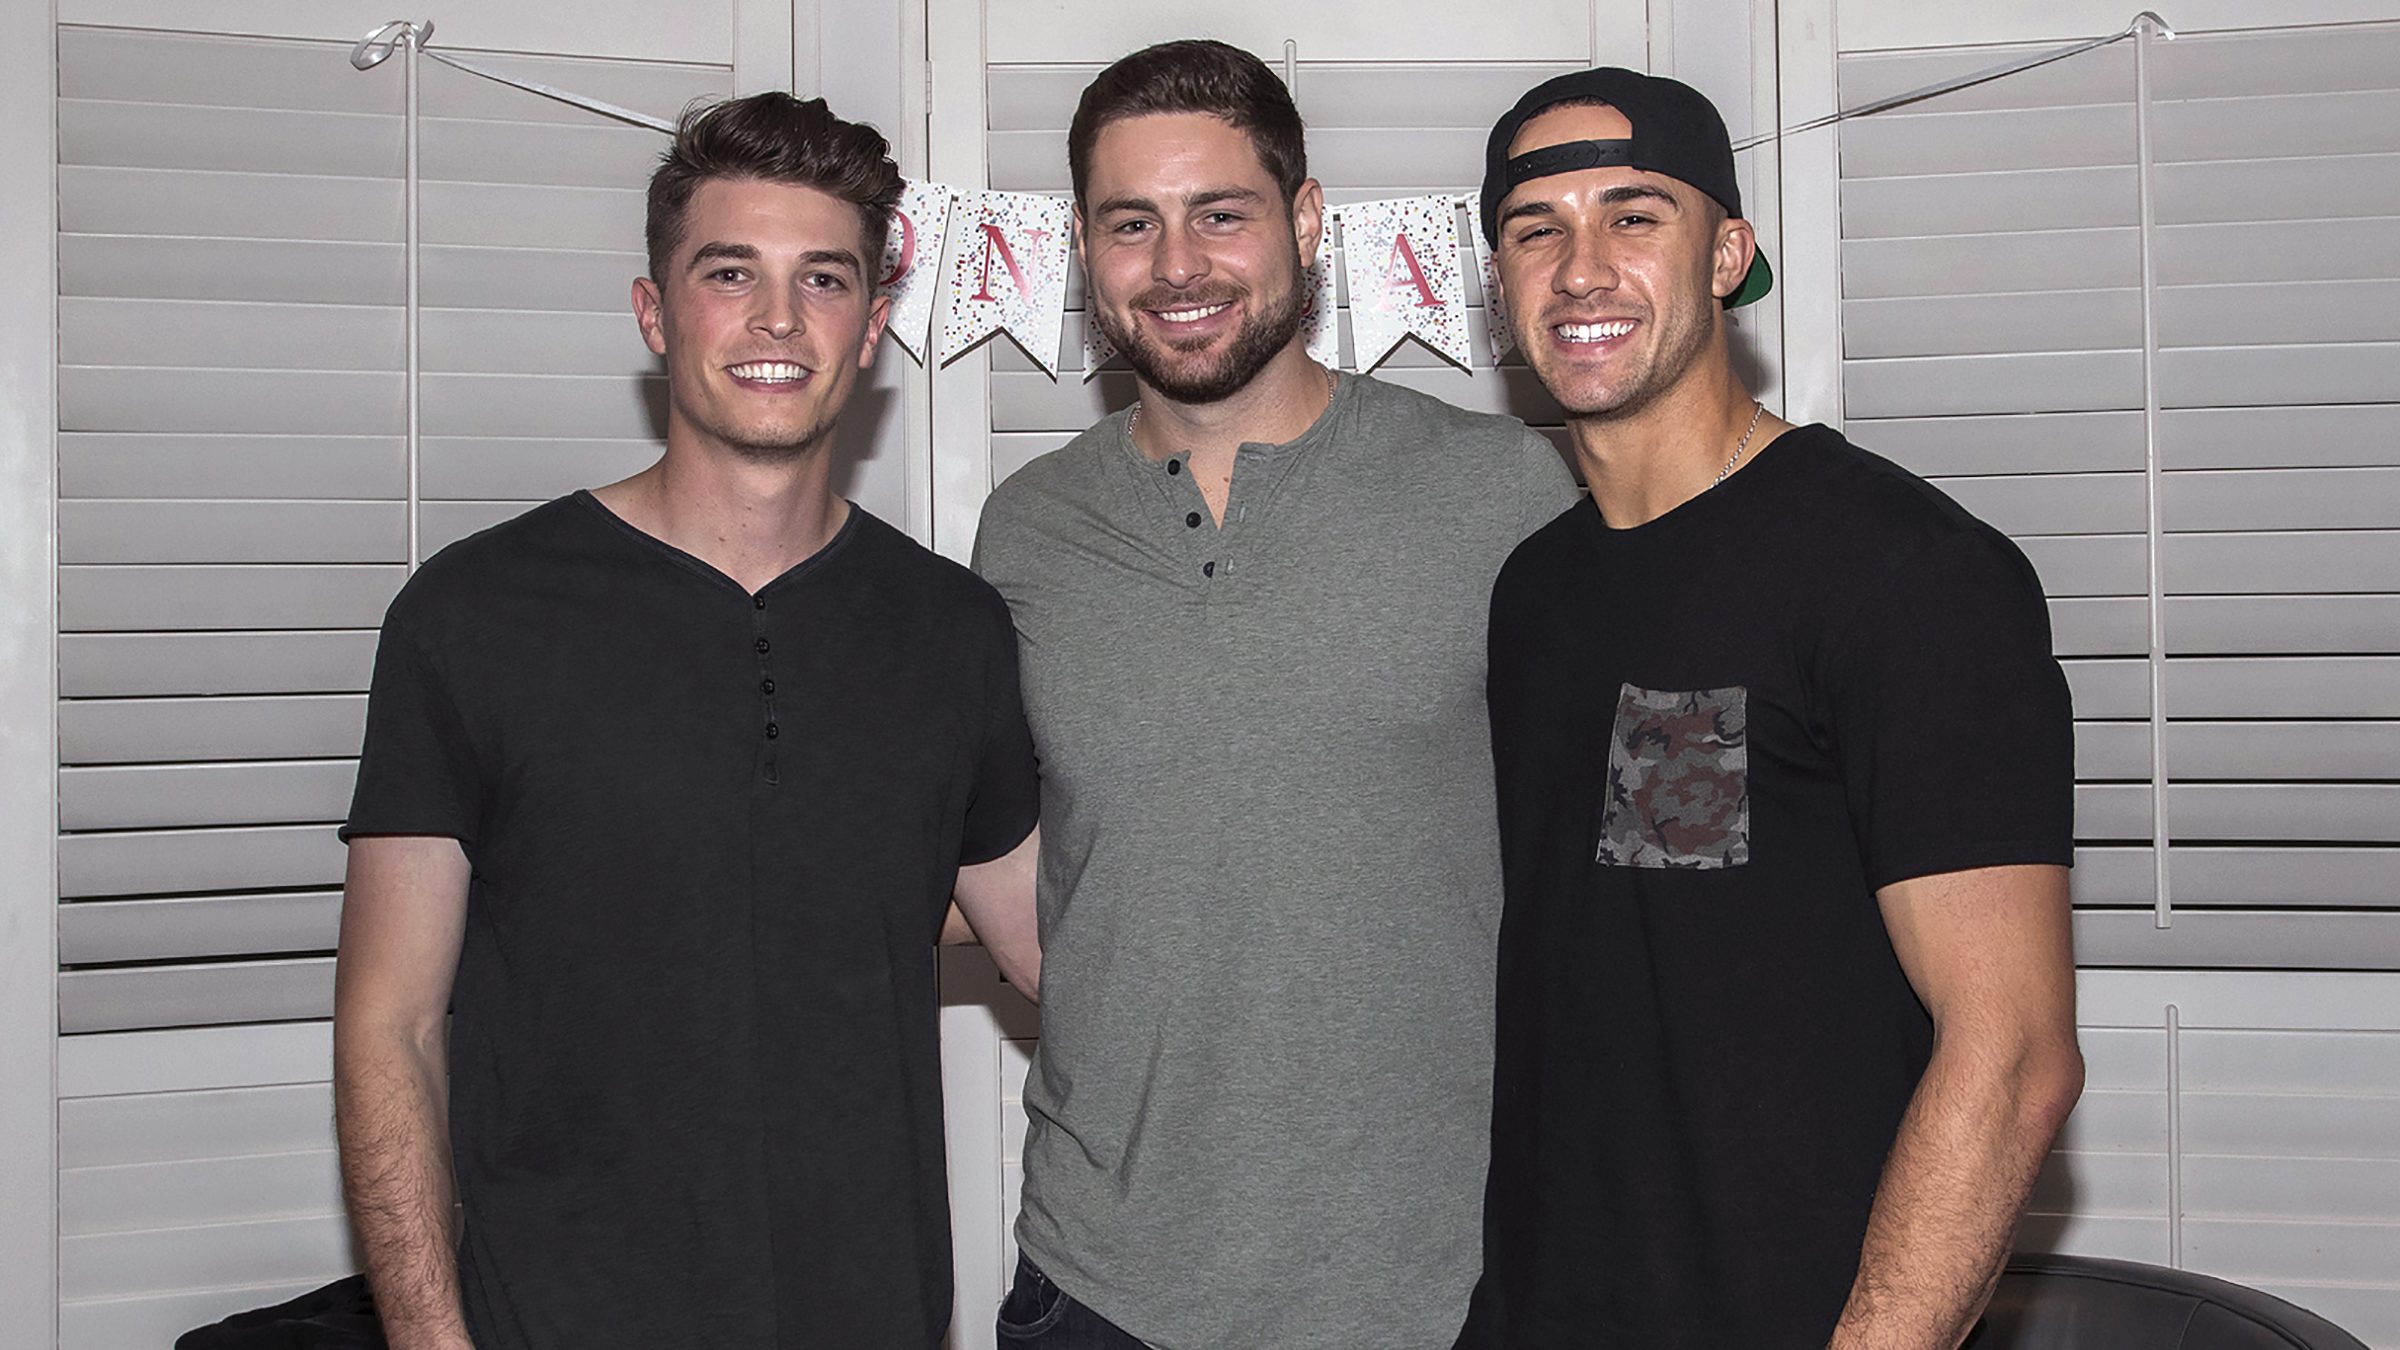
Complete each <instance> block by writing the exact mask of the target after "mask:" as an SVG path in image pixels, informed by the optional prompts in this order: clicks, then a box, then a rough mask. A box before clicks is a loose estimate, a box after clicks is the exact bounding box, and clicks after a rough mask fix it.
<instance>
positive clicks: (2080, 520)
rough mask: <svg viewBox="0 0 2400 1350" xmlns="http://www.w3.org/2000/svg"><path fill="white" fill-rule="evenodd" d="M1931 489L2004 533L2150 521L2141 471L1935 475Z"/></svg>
mask: <svg viewBox="0 0 2400 1350" xmlns="http://www.w3.org/2000/svg"><path fill="white" fill-rule="evenodd" d="M1932 482H1933V485H1934V486H1935V487H1938V488H1940V489H1941V490H1942V491H1943V492H1944V493H1946V494H1948V495H1949V496H1950V497H1951V498H1952V499H1953V500H1955V501H1956V502H1957V503H1958V504H1959V505H1961V506H1963V507H1965V508H1967V509H1968V510H1969V511H1972V512H1974V513H1975V514H1976V515H1977V516H1979V517H1981V518H1982V519H1983V520H1984V522H1985V523H1987V524H1989V525H1991V526H1992V527H1993V528H1995V529H1998V530H2001V531H2004V532H2006V533H2009V534H2139V533H2141V532H2142V530H2143V529H2144V522H2146V521H2147V520H2148V519H2149V505H2148V491H2147V487H2146V484H2145V483H2144V481H2143V478H2142V476H2141V475H2140V474H2130V473H2108V474H2097V473H2051V474H2027V475H2008V476H2000V475H1994V476H1989V477H1979V478H1936V479H1933V480H1932Z"/></svg>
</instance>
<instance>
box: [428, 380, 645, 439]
mask: <svg viewBox="0 0 2400 1350" xmlns="http://www.w3.org/2000/svg"><path fill="white" fill-rule="evenodd" d="M419 387H420V388H421V389H422V391H423V393H422V394H421V395H420V398H421V403H422V409H423V411H422V414H421V415H422V418H423V423H422V425H423V427H424V430H425V432H426V433H427V434H429V435H437V436H569V437H589V438H592V439H596V440H648V439H651V438H653V437H655V436H657V435H660V434H662V433H663V431H664V429H665V422H666V396H667V395H666V380H665V378H664V377H663V376H661V377H652V376H643V377H640V378H638V379H627V378H626V377H624V376H622V375H589V376H586V375H463V374H450V375H432V374H428V375H426V376H424V377H423V378H422V379H421V380H420V381H419Z"/></svg>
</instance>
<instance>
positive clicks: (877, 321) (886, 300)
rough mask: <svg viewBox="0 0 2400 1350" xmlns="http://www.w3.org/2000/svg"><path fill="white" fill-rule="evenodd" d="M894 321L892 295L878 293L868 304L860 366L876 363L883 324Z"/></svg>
mask: <svg viewBox="0 0 2400 1350" xmlns="http://www.w3.org/2000/svg"><path fill="white" fill-rule="evenodd" d="M891 321H892V297H890V296H888V295H878V296H876V297H875V300H874V302H873V303H872V304H870V305H868V306H867V331H866V335H865V336H864V337H862V338H860V339H859V343H858V368H859V369H860V370H865V369H867V368H868V367H870V366H872V365H874V364H875V344H876V343H877V342H880V341H882V340H883V326H884V325H885V324H887V323H890V322H891Z"/></svg>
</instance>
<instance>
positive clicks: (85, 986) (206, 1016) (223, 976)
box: [58, 956, 333, 1035]
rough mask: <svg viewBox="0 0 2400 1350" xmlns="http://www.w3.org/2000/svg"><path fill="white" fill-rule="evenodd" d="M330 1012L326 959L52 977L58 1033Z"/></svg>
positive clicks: (223, 963) (126, 969)
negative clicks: (55, 991)
mask: <svg viewBox="0 0 2400 1350" xmlns="http://www.w3.org/2000/svg"><path fill="white" fill-rule="evenodd" d="M332 1012H333V958H332V957H330V956H324V957H304V958H298V959H293V960H283V961H219V962H210V963H208V964H205V965H188V966H124V967H117V968H114V969H110V968H101V969H94V970H68V971H62V972H60V973H59V977H58V1029H59V1031H60V1033H61V1034H63V1035H76V1034H80V1033H85V1032H96V1031H127V1030H133V1029H138V1028H144V1027H178V1026H205V1025H209V1024H212V1023H225V1022H275V1021H294V1020H298V1019H300V1018H316V1017H325V1016H328V1015H330V1014H331V1013H332Z"/></svg>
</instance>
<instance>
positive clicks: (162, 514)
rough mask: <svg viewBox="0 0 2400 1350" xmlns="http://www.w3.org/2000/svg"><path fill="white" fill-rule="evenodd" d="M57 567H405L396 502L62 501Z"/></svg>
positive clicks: (403, 510)
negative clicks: (210, 564) (309, 564)
mask: <svg viewBox="0 0 2400 1350" xmlns="http://www.w3.org/2000/svg"><path fill="white" fill-rule="evenodd" d="M58 516H59V539H60V545H59V555H58V556H59V561H60V562H61V563H67V564H76V563H183V562H191V563H199V562H217V563H305V562H388V563H405V562H407V561H408V507H407V505H406V504H405V503H401V502H325V501H284V502H246V501H208V502H190V501H168V500H157V499H153V500H149V501H64V502H61V503H59V508H58Z"/></svg>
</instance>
